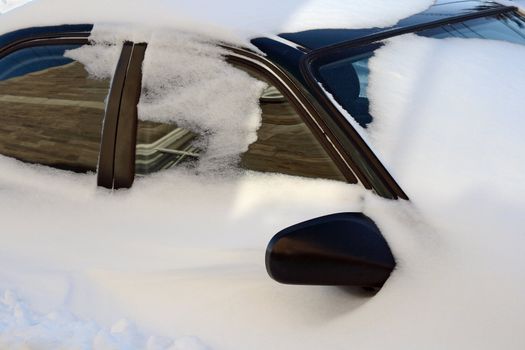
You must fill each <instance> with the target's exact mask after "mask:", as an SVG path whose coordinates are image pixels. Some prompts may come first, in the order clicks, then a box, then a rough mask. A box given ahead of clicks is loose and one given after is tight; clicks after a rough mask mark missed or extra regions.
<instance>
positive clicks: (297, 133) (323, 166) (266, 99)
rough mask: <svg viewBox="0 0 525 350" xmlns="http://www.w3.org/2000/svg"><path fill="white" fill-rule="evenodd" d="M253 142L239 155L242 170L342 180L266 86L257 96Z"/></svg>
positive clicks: (288, 106) (279, 97) (294, 115)
mask: <svg viewBox="0 0 525 350" xmlns="http://www.w3.org/2000/svg"><path fill="white" fill-rule="evenodd" d="M259 101H260V106H261V112H262V115H261V117H262V124H261V127H260V128H259V130H258V131H257V141H255V142H254V143H252V144H251V145H250V146H249V149H248V151H247V152H246V153H244V154H243V155H242V158H241V162H240V166H241V167H242V168H244V169H249V170H255V171H261V172H274V173H282V174H288V175H296V176H304V177H312V178H325V179H333V180H341V181H346V179H345V177H344V176H343V174H342V173H341V172H340V171H339V168H338V167H337V166H336V165H335V163H334V162H333V160H332V159H331V158H330V156H329V155H328V154H327V153H326V151H325V150H324V148H323V147H322V146H321V144H320V143H319V141H318V140H317V139H316V138H315V136H314V135H313V134H312V131H311V130H310V129H309V128H308V126H307V125H306V124H305V123H304V121H303V120H302V119H301V116H300V115H299V114H298V113H297V111H296V110H295V108H294V107H293V105H292V104H291V103H290V101H288V100H287V99H286V98H285V97H284V96H283V95H282V94H281V92H280V91H279V90H278V89H277V88H276V87H275V86H272V85H269V86H268V87H267V88H266V90H265V91H264V92H263V94H262V96H261V98H260V100H259Z"/></svg>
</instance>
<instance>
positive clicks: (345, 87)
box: [315, 12, 525, 127]
mask: <svg viewBox="0 0 525 350" xmlns="http://www.w3.org/2000/svg"><path fill="white" fill-rule="evenodd" d="M417 34H418V35H421V36H426V37H434V38H450V37H457V38H477V39H491V40H503V41H508V42H512V43H516V44H521V45H525V17H524V16H523V15H521V14H520V13H518V12H510V13H505V14H502V15H498V16H496V17H485V18H479V19H474V20H469V21H465V22H462V23H457V24H449V25H445V26H442V27H437V28H434V29H430V30H425V31H421V32H418V33H417ZM380 46H381V44H378V43H375V44H371V45H367V46H364V47H358V48H353V49H349V50H348V51H347V52H346V53H344V54H342V55H339V57H335V58H333V59H332V58H326V59H325V60H324V61H323V63H322V64H320V65H319V66H317V67H315V69H316V70H317V76H318V78H319V80H320V81H321V83H322V84H323V86H324V87H325V88H326V89H327V91H328V92H330V93H331V94H332V95H333V96H334V98H335V99H336V100H337V102H339V103H340V104H341V106H343V107H344V109H345V110H347V111H348V112H349V113H350V115H351V116H352V117H353V118H354V119H355V120H356V121H357V122H358V123H359V124H360V125H361V126H363V127H366V126H367V125H368V124H369V123H371V122H372V120H373V118H372V116H371V115H370V113H369V101H368V97H367V94H366V92H367V87H368V75H369V70H368V60H369V59H370V57H372V56H373V54H374V50H376V49H377V48H379V47H380Z"/></svg>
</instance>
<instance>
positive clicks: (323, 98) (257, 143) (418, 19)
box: [0, 0, 525, 297]
mask: <svg viewBox="0 0 525 350" xmlns="http://www.w3.org/2000/svg"><path fill="white" fill-rule="evenodd" d="M111 30H112V29H111V27H109V29H106V28H102V31H97V30H96V28H94V27H93V25H92V24H62V23H57V25H53V26H43V27H28V28H23V29H19V30H16V31H12V32H9V33H4V34H2V35H0V106H1V112H0V125H1V126H0V154H2V155H4V156H7V157H10V158H15V159H17V160H19V161H22V162H24V163H30V164H37V165H39V167H38V169H41V168H42V167H41V166H44V167H50V168H56V169H59V170H60V171H64V172H67V173H68V174H69V173H71V172H74V173H79V174H83V173H85V174H91V175H88V176H96V185H95V183H93V187H95V186H98V187H100V188H105V189H108V190H109V191H114V192H115V195H117V196H118V194H119V193H122V192H123V191H124V193H125V191H132V190H133V189H134V187H135V185H136V182H137V179H147V178H155V177H156V176H164V175H162V174H165V172H166V170H167V169H172V170H173V169H176V168H181V169H184V171H189V172H190V173H191V174H199V173H201V172H206V171H208V170H209V169H208V168H202V166H201V165H202V164H201V163H203V162H204V163H206V164H211V165H210V168H211V169H212V172H213V173H214V174H218V176H219V177H221V176H225V177H228V176H232V177H234V176H236V175H235V174H237V173H238V172H241V173H245V172H246V171H248V172H249V173H250V174H251V173H255V174H258V173H263V174H282V175H287V176H291V177H293V178H302V179H304V178H310V179H325V180H330V181H331V182H337V183H338V184H341V183H344V184H348V185H352V186H358V187H359V188H360V190H361V191H363V192H362V193H365V195H371V196H378V197H382V198H384V199H388V200H390V201H396V202H403V203H408V202H409V201H410V198H411V193H410V191H408V190H406V189H405V188H403V186H402V185H400V184H401V182H400V181H398V180H397V179H396V177H395V176H394V175H393V172H391V171H390V169H389V166H388V165H386V162H385V161H384V160H383V159H384V158H383V157H382V156H381V155H380V154H379V153H377V151H376V150H375V149H374V147H373V143H372V142H370V140H369V139H368V138H367V136H366V134H365V133H366V130H367V129H368V128H371V127H373V125H374V113H373V109H371V106H370V101H369V97H368V96H367V88H368V85H369V75H370V68H369V61H370V59H371V58H372V57H373V56H374V54H375V52H376V51H377V50H379V49H381V48H382V47H384V45H385V42H386V41H388V40H390V39H392V38H396V37H399V36H402V35H407V34H416V35H417V36H419V37H428V38H440V39H441V38H453V37H461V38H483V39H493V40H502V41H507V42H512V43H517V44H520V45H525V16H524V15H523V13H522V12H520V10H518V9H517V8H516V7H513V6H505V5H501V4H498V3H495V2H486V1H481V0H480V1H445V0H443V1H437V3H436V4H435V5H433V6H432V7H431V8H429V9H428V10H426V11H424V12H421V13H419V14H416V15H413V16H411V17H408V18H406V19H403V20H401V21H399V22H398V23H397V24H396V25H394V26H391V27H388V28H368V29H326V28H321V29H315V30H308V31H302V32H293V33H284V34H280V35H279V36H267V37H257V38H254V39H252V40H251V42H250V45H244V46H242V45H237V44H235V43H234V44H232V43H228V42H224V41H206V40H204V41H202V40H201V39H200V38H199V37H198V36H193V34H191V33H190V34H188V33H184V34H179V35H180V37H182V39H174V37H173V35H172V34H170V33H169V32H166V33H165V35H164V36H162V35H160V36H159V37H152V38H151V40H152V41H151V42H149V41H148V40H140V39H139V40H133V41H132V40H131V38H126V35H125V34H124V35H122V33H117V32H113V33H112V32H111ZM101 33H102V34H105V35H106V36H107V37H112V38H115V37H116V38H118V39H117V40H116V41H115V42H113V43H108V42H107V41H104V37H103V35H102V34H101ZM178 40H179V41H178ZM194 43H197V44H195V46H193V45H194ZM199 45H201V46H199ZM179 50H180V51H183V52H182V55H183V56H184V55H186V56H184V57H182V58H181V57H179V56H174V55H175V54H179V55H180V53H179V52H178V51H179ZM185 50H186V51H185ZM203 52H204V53H205V54H204V56H203V57H204V58H203V57H201V55H203V54H202V53H203ZM154 53H155V54H154ZM157 53H162V55H160V54H157ZM150 54H151V56H152V58H151V59H149V61H148V55H150ZM161 56H162V57H161ZM158 57H161V58H158ZM210 57H211V58H212V59H217V58H218V57H219V58H221V59H222V58H224V61H225V62H222V63H218V64H217V65H215V63H213V62H212V61H209V60H208V59H210ZM192 61H193V62H195V65H197V64H201V65H202V66H205V65H208V66H209V67H211V68H210V70H209V71H203V72H200V71H197V70H195V71H194V70H193V68H191V67H190V65H191V63H192ZM175 63H177V64H178V66H177V68H176V69H175V70H170V69H171V68H169V67H168V66H169V65H170V64H173V65H175ZM167 67H168V68H167ZM225 67H227V68H225ZM221 69H228V70H227V72H228V75H229V77H227V78H225V77H223V76H222V75H221V74H220V73H221ZM185 70H188V72H189V73H187V75H185V73H181V71H182V72H185ZM217 72H219V73H217ZM236 72H242V73H236ZM216 73H217V74H218V75H214V74H216ZM155 79H156V80H155ZM199 79H200V80H199ZM158 81H160V83H159V82H158ZM195 82H197V83H195ZM255 82H258V83H259V85H257V84H258V83H255ZM192 84H196V85H192ZM199 84H203V85H199ZM236 84H238V85H236ZM250 84H251V85H250ZM196 86H197V88H199V89H200V91H199V89H197V88H196ZM201 86H208V87H209V91H208V90H205V89H201V88H200V87H201ZM252 86H253V89H252V88H251V87H252ZM175 88H177V89H179V90H180V91H179V92H178V93H179V95H177V98H178V99H177V100H176V101H175V99H174V97H173V95H169V94H167V93H166V94H164V93H165V92H166V91H167V90H169V89H175ZM235 90H241V91H242V93H239V94H237V95H235V96H234V97H232V98H230V97H225V96H226V95H227V93H228V92H229V91H235ZM203 91H204V92H203ZM185 94H187V95H190V96H186V95H185ZM221 95H222V96H221ZM255 95H257V96H256V97H257V102H258V106H259V107H258V108H260V118H261V120H260V124H259V125H257V121H255V124H254V122H253V121H252V119H249V118H248V122H246V123H248V124H249V125H248V129H249V128H253V125H256V126H257V128H256V130H257V132H256V135H255V137H252V136H253V135H251V136H250V135H248V136H247V134H246V133H245V129H243V128H246V125H243V124H242V123H243V119H242V118H240V117H239V118H240V119H235V118H237V117H235V116H232V118H233V119H234V120H235V123H238V124H234V122H231V125H230V124H228V123H229V122H228V121H227V120H228V119H221V117H220V116H218V117H217V119H216V120H214V121H213V122H206V121H202V120H201V119H198V120H197V119H195V120H197V121H195V120H192V119H191V118H186V117H185V116H181V114H184V113H187V114H188V115H193V114H195V115H199V114H206V113H209V114H210V115H214V116H215V115H218V114H220V113H221V112H223V111H228V108H230V109H231V108H232V106H231V105H230V107H228V106H226V107H225V106H224V105H227V104H228V103H231V104H232V105H233V104H235V103H239V101H241V103H240V104H238V105H237V104H235V108H236V110H238V111H240V112H239V113H241V114H242V115H241V117H242V116H246V115H251V114H253V110H252V109H250V108H252V107H253V106H252V105H250V104H249V103H252V102H253V101H251V102H249V103H248V104H247V105H246V106H248V107H245V106H244V105H243V104H242V99H249V98H253V96H255ZM152 101H153V102H152ZM159 101H160V102H159ZM148 103H149V104H148ZM174 103H179V105H180V106H181V110H182V112H176V113H175V112H173V113H172V112H171V110H174V108H176V105H174ZM174 106H175V107H174ZM170 108H171V109H170ZM210 109H212V111H210ZM170 113H172V114H173V116H172V117H169V118H164V117H162V115H170ZM177 113H178V114H177ZM233 114H234V112H232V115H233ZM143 116H146V117H143ZM155 116H158V117H155ZM170 118H171V119H170ZM199 123H200V124H199ZM217 130H219V131H220V132H219V131H217ZM239 130H240V131H239ZM221 132H222V134H221ZM228 132H230V134H228ZM219 134H220V135H219ZM218 135H219V136H218ZM224 135H226V137H225V136H224ZM221 137H222V138H221ZM239 140H241V141H242V142H245V140H250V142H248V145H247V147H246V149H244V150H243V152H241V154H240V155H235V152H237V153H238V150H239V147H240V146H239V147H237V146H238V145H240V144H242V142H241V141H239ZM228 145H229V146H231V145H233V146H235V147H233V146H231V147H230V148H234V150H233V151H232V149H230V148H229V146H228ZM241 148H242V147H241ZM214 152H215V153H216V154H215V153H214ZM210 154H211V156H210ZM217 154H218V155H217ZM224 168H228V169H229V170H228V171H230V172H228V171H226V170H224ZM230 168H234V172H231V169H230ZM195 176H197V175H195ZM126 189H128V190H126ZM205 215H206V214H205ZM252 224H255V223H252ZM108 230H111V228H110V227H108ZM383 230H384V225H377V224H376V223H375V219H374V217H371V216H370V215H369V214H367V213H365V212H361V211H358V210H354V211H351V212H350V211H349V212H337V213H335V212H334V213H326V215H322V216H319V217H311V218H309V220H306V221H304V222H301V223H297V224H295V225H292V226H286V227H281V228H280V229H279V232H271V234H272V235H273V238H272V239H271V240H270V242H269V244H268V246H267V249H266V252H265V266H266V269H267V272H268V274H269V275H270V276H271V277H273V278H274V279H275V280H277V281H279V282H282V283H285V284H303V285H329V286H335V285H337V286H357V287H364V288H366V289H368V290H370V289H371V290H373V291H374V293H376V292H377V291H378V290H379V289H380V288H381V287H382V286H383V285H384V284H385V283H386V281H387V280H388V278H389V276H390V275H391V273H392V271H393V270H394V269H395V268H396V261H397V257H396V256H395V254H394V253H392V249H391V248H390V245H389V243H391V242H387V241H388V237H386V238H387V239H385V237H384V233H382V231H383ZM261 259H262V257H261ZM312 288H313V287H312ZM374 293H371V294H367V296H368V297H370V296H373V295H374Z"/></svg>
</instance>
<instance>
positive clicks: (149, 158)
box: [135, 120, 199, 175]
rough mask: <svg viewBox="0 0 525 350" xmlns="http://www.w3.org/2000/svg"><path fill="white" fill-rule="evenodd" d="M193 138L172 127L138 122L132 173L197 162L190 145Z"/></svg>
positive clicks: (191, 134)
mask: <svg viewBox="0 0 525 350" xmlns="http://www.w3.org/2000/svg"><path fill="white" fill-rule="evenodd" d="M196 137H197V135H196V134H195V133H193V132H191V131H189V130H186V129H183V128H179V127H177V126H176V125H175V124H163V123H157V122H151V121H141V120H139V123H138V129H137V149H136V158H135V173H136V174H137V175H145V174H149V173H153V172H157V171H159V170H163V169H168V168H171V167H174V166H177V165H178V164H181V163H183V162H187V161H192V160H196V159H198V157H199V149H198V148H197V147H196V146H194V145H193V141H194V140H195V139H196Z"/></svg>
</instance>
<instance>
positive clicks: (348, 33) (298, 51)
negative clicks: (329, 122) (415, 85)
mask: <svg viewBox="0 0 525 350" xmlns="http://www.w3.org/2000/svg"><path fill="white" fill-rule="evenodd" d="M509 8H512V7H509V6H505V5H502V4H499V3H497V2H494V1H487V0H461V1H458V0H456V1H454V0H436V2H435V4H434V5H432V6H431V7H430V8H428V9H427V10H426V11H423V12H421V13H418V14H416V15H413V16H410V17H408V18H405V19H403V20H401V21H399V22H398V23H397V24H396V25H394V26H391V27H387V28H366V29H314V30H308V31H303V32H297V33H283V34H279V35H278V36H275V37H260V38H255V39H253V40H252V41H251V42H252V44H253V45H255V46H256V47H257V48H258V49H259V50H261V51H262V52H263V53H264V54H265V55H266V56H267V57H268V58H269V59H270V60H272V61H273V62H275V63H277V64H279V65H281V66H282V67H284V68H285V69H287V70H288V71H289V72H290V73H291V74H292V75H294V76H295V77H296V78H297V79H299V80H302V79H303V78H302V75H301V73H300V71H299V70H300V68H299V62H300V60H301V59H302V58H303V56H304V55H305V54H306V53H308V52H310V51H314V50H321V49H324V48H327V47H330V46H334V45H338V44H341V43H348V42H351V41H354V40H357V39H361V38H364V37H369V36H373V35H377V34H379V35H381V34H385V35H387V34H388V33H389V32H392V34H393V33H394V32H398V31H399V30H403V29H405V28H407V29H408V28H412V27H418V26H425V25H428V24H430V23H433V22H442V21H446V20H448V19H450V20H452V18H457V17H462V16H469V15H470V16H472V15H476V14H478V13H479V15H481V12H483V13H489V12H490V13H494V12H496V13H498V12H499V11H505V10H508V9H509Z"/></svg>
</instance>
